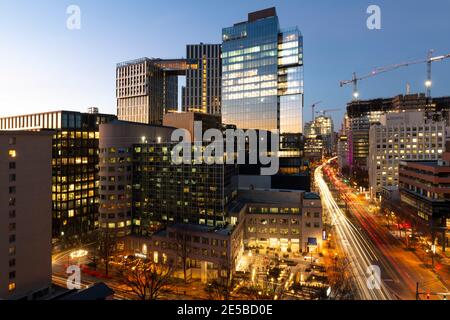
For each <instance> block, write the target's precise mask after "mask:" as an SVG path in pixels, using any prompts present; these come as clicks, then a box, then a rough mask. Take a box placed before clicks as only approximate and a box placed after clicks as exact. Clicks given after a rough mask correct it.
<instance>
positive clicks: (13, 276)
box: [9, 271, 16, 280]
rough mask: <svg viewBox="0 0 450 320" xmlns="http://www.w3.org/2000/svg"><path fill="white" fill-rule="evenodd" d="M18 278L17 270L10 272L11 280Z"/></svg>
mask: <svg viewBox="0 0 450 320" xmlns="http://www.w3.org/2000/svg"><path fill="white" fill-rule="evenodd" d="M15 278H16V272H15V271H11V272H10V273H9V280H12V279H15Z"/></svg>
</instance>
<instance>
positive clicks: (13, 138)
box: [9, 137, 16, 145]
mask: <svg viewBox="0 0 450 320" xmlns="http://www.w3.org/2000/svg"><path fill="white" fill-rule="evenodd" d="M14 144H16V137H11V138H9V145H14Z"/></svg>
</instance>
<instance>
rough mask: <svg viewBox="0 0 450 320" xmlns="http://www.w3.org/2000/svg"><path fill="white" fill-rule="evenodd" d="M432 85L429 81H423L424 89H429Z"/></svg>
mask: <svg viewBox="0 0 450 320" xmlns="http://www.w3.org/2000/svg"><path fill="white" fill-rule="evenodd" d="M432 85H433V83H432V82H431V80H427V81H425V87H427V88H431V86H432Z"/></svg>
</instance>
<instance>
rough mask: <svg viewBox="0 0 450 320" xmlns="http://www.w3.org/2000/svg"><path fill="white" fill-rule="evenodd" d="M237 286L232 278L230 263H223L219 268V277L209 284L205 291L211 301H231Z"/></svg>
mask: <svg viewBox="0 0 450 320" xmlns="http://www.w3.org/2000/svg"><path fill="white" fill-rule="evenodd" d="M236 285H237V281H236V279H235V278H234V277H233V268H232V266H231V264H230V263H228V262H224V263H223V264H222V265H221V266H220V268H219V275H218V277H217V279H214V280H213V281H212V282H211V283H209V284H208V285H207V286H206V288H205V291H206V292H208V295H209V298H210V299H211V300H231V299H232V298H233V293H234V289H235V287H236Z"/></svg>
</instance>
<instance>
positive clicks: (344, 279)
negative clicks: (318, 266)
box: [329, 257, 353, 300]
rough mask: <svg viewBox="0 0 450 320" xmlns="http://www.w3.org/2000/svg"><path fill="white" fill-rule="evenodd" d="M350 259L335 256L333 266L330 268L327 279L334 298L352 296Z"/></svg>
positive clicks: (348, 297)
mask: <svg viewBox="0 0 450 320" xmlns="http://www.w3.org/2000/svg"><path fill="white" fill-rule="evenodd" d="M350 263H351V262H350V260H348V259H347V258H337V257H336V258H335V259H334V266H333V267H331V268H330V272H329V275H330V277H329V280H330V285H331V288H332V289H333V296H334V299H336V300H341V299H351V298H352V297H353V293H352V292H353V283H352V278H353V276H352V273H351V268H350Z"/></svg>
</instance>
